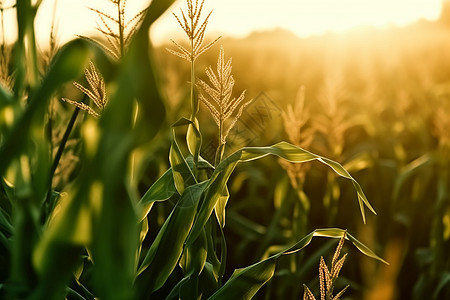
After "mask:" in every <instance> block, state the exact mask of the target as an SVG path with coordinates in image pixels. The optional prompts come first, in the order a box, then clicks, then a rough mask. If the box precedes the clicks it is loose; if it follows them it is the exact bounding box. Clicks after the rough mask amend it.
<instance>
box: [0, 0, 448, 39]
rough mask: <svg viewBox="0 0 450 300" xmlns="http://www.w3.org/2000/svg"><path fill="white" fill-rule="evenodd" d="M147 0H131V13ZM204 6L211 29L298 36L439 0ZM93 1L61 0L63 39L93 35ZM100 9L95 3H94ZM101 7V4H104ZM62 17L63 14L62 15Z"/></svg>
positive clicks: (405, 12)
mask: <svg viewBox="0 0 450 300" xmlns="http://www.w3.org/2000/svg"><path fill="white" fill-rule="evenodd" d="M148 2H149V1H129V3H128V8H129V10H130V14H132V13H133V12H136V11H139V10H140V9H142V8H143V7H145V5H146V4H147V3H148ZM206 2H207V3H205V8H204V9H205V11H206V10H211V9H214V12H213V15H214V22H210V24H208V32H209V33H210V34H216V33H220V34H225V35H232V36H238V37H243V36H245V35H248V34H249V33H250V32H252V31H255V30H267V29H273V28H285V29H288V30H291V31H292V32H294V33H296V34H297V35H299V36H309V35H317V34H322V33H325V32H327V31H335V32H342V31H344V30H348V29H350V28H354V27H358V26H376V27H383V26H389V25H400V26H401V25H405V24H408V23H411V22H414V21H416V20H419V19H422V18H424V19H427V20H436V19H437V18H438V17H439V14H440V9H441V0H378V1H372V0H278V1H273V0H227V1H219V0H215V1H206ZM100 4H102V2H100V1H97V2H96V3H95V4H93V2H92V1H90V0H80V1H73V0H58V3H57V16H59V17H58V18H57V19H56V20H55V21H56V24H57V37H58V39H59V42H60V43H64V42H66V41H68V40H70V39H73V38H74V37H75V35H76V34H81V35H89V34H90V33H91V32H92V28H93V27H95V26H96V19H95V17H96V16H95V13H93V12H91V11H89V10H88V9H87V7H93V6H94V5H100ZM53 7H54V1H48V0H47V1H43V2H42V8H41V10H40V13H39V15H38V18H37V29H38V30H37V35H38V40H39V41H40V42H41V43H44V41H47V40H48V36H49V30H50V26H51V21H52V11H53ZM94 7H96V8H98V7H97V6H94ZM184 7H185V1H182V0H178V1H176V2H175V4H174V5H173V6H172V7H171V9H169V11H168V12H166V13H165V15H164V16H163V17H162V18H160V19H159V20H158V21H157V23H156V24H155V26H153V28H152V37H153V40H154V41H155V43H156V44H160V43H164V42H167V41H168V40H169V38H170V37H174V35H177V34H178V33H179V28H178V24H177V22H174V19H173V16H172V14H171V12H173V11H174V12H177V11H178V10H179V8H184ZM102 9H103V7H102ZM61 16H63V17H61ZM13 18H14V13H13V12H12V11H9V12H6V14H5V26H6V36H7V37H8V40H13V37H14V36H15V35H16V34H17V33H16V32H17V31H16V29H15V28H14V21H13Z"/></svg>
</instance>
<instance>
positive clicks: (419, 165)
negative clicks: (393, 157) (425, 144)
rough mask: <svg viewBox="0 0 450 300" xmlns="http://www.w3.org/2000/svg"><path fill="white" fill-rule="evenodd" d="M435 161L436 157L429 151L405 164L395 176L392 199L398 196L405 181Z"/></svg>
mask: <svg viewBox="0 0 450 300" xmlns="http://www.w3.org/2000/svg"><path fill="white" fill-rule="evenodd" d="M435 162H436V157H435V156H434V155H432V154H430V153H426V154H424V155H422V156H420V157H419V158H417V159H415V160H413V161H412V162H410V163H409V164H407V165H406V166H405V167H404V168H403V169H402V171H401V173H400V174H399V176H398V177H397V179H396V181H395V185H394V191H393V199H394V200H397V199H399V197H400V194H401V191H402V188H403V187H404V186H405V184H406V182H408V180H410V179H411V178H412V177H413V176H415V175H417V174H420V172H423V170H424V168H428V167H429V166H430V165H432V164H434V163H435Z"/></svg>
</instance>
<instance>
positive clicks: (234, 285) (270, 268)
mask: <svg viewBox="0 0 450 300" xmlns="http://www.w3.org/2000/svg"><path fill="white" fill-rule="evenodd" d="M344 234H346V235H347V237H348V239H349V240H350V241H352V243H353V244H354V245H355V246H356V247H357V248H358V250H359V251H361V252H362V253H363V254H365V255H367V256H369V257H372V258H375V259H377V260H379V261H382V262H384V263H386V262H385V261H384V260H383V259H381V258H380V257H378V256H376V255H375V254H374V253H373V252H372V251H371V250H370V249H369V248H367V246H365V245H364V244H362V243H361V242H359V241H358V240H357V239H355V238H354V237H353V236H351V235H349V234H348V233H347V232H346V230H343V229H338V228H327V229H316V230H314V231H313V232H311V233H310V234H308V235H307V236H305V237H304V238H303V239H301V240H300V241H298V242H297V243H296V244H295V245H293V246H292V247H290V248H288V249H286V250H284V251H281V252H278V253H276V254H275V255H272V256H271V257H269V258H267V259H265V260H263V261H260V262H258V263H255V264H253V265H251V266H248V267H246V268H243V269H237V270H235V271H234V273H233V275H232V276H231V277H230V279H229V280H228V281H227V282H226V283H225V284H224V285H223V286H222V287H221V288H220V289H219V290H218V291H217V292H216V293H214V294H213V295H212V296H211V297H210V298H208V299H209V300H218V299H251V298H252V297H253V296H254V295H255V294H256V292H257V291H258V290H259V289H260V288H261V287H262V286H263V285H264V284H265V283H266V282H267V281H269V280H270V279H271V278H272V276H273V274H274V271H275V267H276V263H277V260H278V258H279V257H281V256H282V255H290V254H293V253H296V252H298V251H300V250H302V249H304V248H305V247H306V246H308V245H309V243H310V242H311V241H312V239H313V237H328V238H341V237H342V236H343V235H344Z"/></svg>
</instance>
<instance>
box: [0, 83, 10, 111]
mask: <svg viewBox="0 0 450 300" xmlns="http://www.w3.org/2000/svg"><path fill="white" fill-rule="evenodd" d="M11 102H12V95H11V94H10V93H8V92H7V91H5V89H4V88H3V87H2V86H0V107H1V108H2V109H3V108H4V107H5V106H7V105H9V104H11Z"/></svg>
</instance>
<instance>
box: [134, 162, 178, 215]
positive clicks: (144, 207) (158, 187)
mask: <svg viewBox="0 0 450 300" xmlns="http://www.w3.org/2000/svg"><path fill="white" fill-rule="evenodd" d="M176 192H177V190H176V188H175V183H174V180H173V174H172V168H170V169H168V170H167V171H166V172H165V173H164V174H163V175H162V176H161V177H159V178H158V180H156V181H155V183H154V184H153V185H152V186H151V187H150V188H149V189H148V190H147V192H145V194H144V196H142V198H141V200H139V203H138V210H139V212H140V218H139V220H140V221H142V220H143V219H144V218H146V217H147V214H148V213H149V212H150V209H151V208H152V206H153V203H155V202H158V201H166V200H167V199H169V198H170V197H172V196H173V195H174V194H175V193H176Z"/></svg>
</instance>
